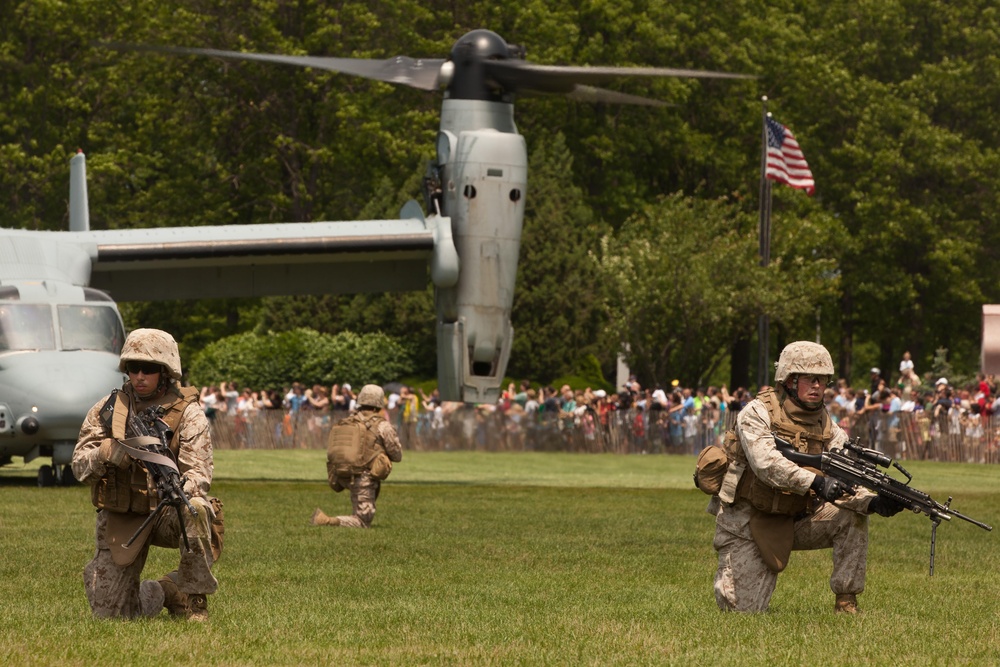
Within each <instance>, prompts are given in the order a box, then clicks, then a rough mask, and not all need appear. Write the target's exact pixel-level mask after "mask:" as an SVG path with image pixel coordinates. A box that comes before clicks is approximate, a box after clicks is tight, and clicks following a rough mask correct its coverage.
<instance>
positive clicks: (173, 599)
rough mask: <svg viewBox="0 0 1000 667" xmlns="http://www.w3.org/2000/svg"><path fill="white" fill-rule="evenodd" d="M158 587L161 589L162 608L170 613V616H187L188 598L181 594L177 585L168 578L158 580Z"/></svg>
mask: <svg viewBox="0 0 1000 667" xmlns="http://www.w3.org/2000/svg"><path fill="white" fill-rule="evenodd" d="M159 582H160V587H161V588H163V606H164V607H166V609H167V611H168V612H170V615H171V616H185V617H186V616H187V608H188V596H187V594H186V593H181V591H180V589H179V588H177V584H176V583H175V582H174V580H173V579H171V578H170V577H168V576H162V577H160V579H159Z"/></svg>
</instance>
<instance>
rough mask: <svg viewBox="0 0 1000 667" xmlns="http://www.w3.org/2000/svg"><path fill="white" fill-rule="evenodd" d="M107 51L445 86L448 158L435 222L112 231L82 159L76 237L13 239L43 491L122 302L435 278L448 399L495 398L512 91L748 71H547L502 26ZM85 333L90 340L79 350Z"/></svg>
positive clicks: (12, 403)
mask: <svg viewBox="0 0 1000 667" xmlns="http://www.w3.org/2000/svg"><path fill="white" fill-rule="evenodd" d="M106 46H108V47H110V48H115V49H121V50H130V51H146V52H154V53H165V54H178V55H187V56H207V57H217V58H224V59H236V60H248V61H262V62H266V63H278V64H285V65H293V66H299V67H308V68H313V69H323V70H330V71H334V72H341V73H345V74H350V75H355V76H361V77H365V78H369V79H375V80H378V81H384V82H388V83H394V84H400V85H405V86H410V87H413V88H417V89H420V90H427V91H436V90H443V91H444V101H443V104H442V108H441V123H440V130H439V132H438V136H437V156H436V161H435V162H434V163H432V164H431V165H430V166H429V169H428V173H427V175H426V177H425V179H424V190H425V191H424V204H425V207H426V213H425V211H424V209H423V208H422V207H421V206H420V205H419V204H418V203H417V202H416V201H412V200H411V201H410V202H408V203H407V204H406V205H404V206H403V208H402V210H401V211H400V219H399V220H364V221H353V222H290V223H277V224H252V225H225V226H188V227H174V228H155V229H120V230H104V231H97V230H91V229H90V224H89V218H88V213H87V208H86V186H85V176H84V162H83V156H82V155H78V156H77V157H76V158H74V160H73V161H71V188H70V190H71V192H70V231H69V232H31V231H22V230H0V260H2V263H0V332H2V333H4V334H7V336H8V337H14V338H17V340H18V342H17V343H16V344H14V345H9V346H8V347H9V349H3V350H0V465H2V464H4V463H9V462H10V461H11V457H12V456H22V457H24V459H25V461H30V460H31V459H33V458H35V457H38V456H51V457H52V460H53V466H42V469H41V471H40V472H39V483H40V484H48V483H54V482H55V481H58V480H61V479H65V478H66V477H67V476H68V475H69V471H68V466H66V464H67V463H68V462H69V460H70V457H71V454H72V449H73V445H74V444H75V441H76V438H77V434H78V430H79V427H80V423H81V422H82V420H83V417H84V415H85V414H86V411H87V410H88V409H89V408H90V407H91V406H92V405H93V404H94V403H96V402H97V401H98V400H99V399H100V398H101V397H102V396H103V395H104V394H106V393H107V392H108V391H109V390H110V389H111V388H112V387H114V386H116V385H118V384H120V383H121V381H122V376H121V374H120V373H119V372H118V371H117V356H116V355H117V353H118V351H119V349H120V346H121V341H122V337H123V335H122V334H123V330H122V323H121V318H120V316H119V315H118V312H117V309H116V308H115V305H114V301H113V300H112V299H114V300H117V301H133V300H134V301H152V300H159V299H191V298H214V297H247V296H268V295H296V294H324V293H348V292H360V291H368V292H383V291H403V290H412V289H422V288H423V287H424V286H426V284H427V273H428V268H429V269H430V278H431V281H432V283H433V285H434V290H435V308H436V313H437V315H436V317H437V357H438V387H439V390H440V393H441V396H442V398H443V399H444V400H451V401H464V402H467V403H483V402H494V401H496V399H497V398H498V396H499V390H500V385H501V383H502V381H503V377H504V372H505V370H506V367H507V361H508V359H509V357H510V350H511V342H512V339H513V328H512V326H511V321H510V313H511V306H512V303H513V298H514V280H515V276H516V273H517V262H518V250H519V247H520V239H521V226H522V221H523V217H524V204H525V196H526V194H527V190H528V173H527V172H528V169H527V165H528V159H527V150H526V147H525V141H524V137H522V136H521V135H520V134H518V132H517V128H516V126H515V124H514V98H515V96H516V95H519V94H521V95H523V94H528V95H530V94H539V93H541V94H563V95H566V96H568V97H570V98H571V99H575V100H579V101H586V102H603V103H613V104H640V105H648V106H664V104H665V103H663V102H661V101H658V100H653V99H649V98H644V97H639V96H635V95H628V94H624V93H620V92H616V91H612V90H607V89H603V88H598V87H595V85H596V84H603V83H607V82H611V81H614V80H617V79H623V78H627V77H701V78H730V79H733V78H750V77H747V76H746V75H739V74H727V73H721V72H704V71H696V70H685V69H670V68H624V67H573V66H568V67H563V66H546V65H536V64H531V63H529V62H526V61H525V60H524V50H523V49H522V48H521V47H519V46H516V45H511V44H508V43H507V42H506V41H504V39H503V38H502V37H500V36H499V35H497V34H496V33H494V32H491V31H489V30H474V31H472V32H470V33H468V34H466V35H464V36H463V37H461V38H460V39H459V40H458V41H457V42H455V44H454V46H453V47H452V49H451V54H450V57H449V58H447V59H433V58H432V59H414V58H410V57H406V56H399V57H396V58H390V59H388V60H370V59H353V58H327V57H309V56H286V55H276V54H258V53H241V52H233V51H219V50H214V49H200V48H178V47H169V46H141V45H122V44H108V45H106ZM359 275H364V276H365V277H364V280H359V279H358V276H359ZM84 311H86V312H84ZM29 317H30V318H34V320H32V321H31V322H30V323H29V322H28V320H29ZM81 321H84V322H85V323H86V326H85V325H84V324H81V323H80V322H81ZM92 322H93V324H91V323H92ZM84 336H89V337H90V340H91V342H86V343H84V342H81V341H80V340H77V338H80V337H84ZM2 344H3V343H2V340H0V345H2ZM60 466H62V467H60Z"/></svg>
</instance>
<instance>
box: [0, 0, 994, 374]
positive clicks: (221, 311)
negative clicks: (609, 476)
mask: <svg viewBox="0 0 1000 667" xmlns="http://www.w3.org/2000/svg"><path fill="white" fill-rule="evenodd" d="M480 27H486V28H489V29H491V30H494V31H495V32H497V33H499V34H500V35H502V36H503V37H505V38H506V39H507V40H508V41H510V42H513V43H518V44H522V45H524V46H525V47H526V50H527V55H528V58H529V59H530V60H532V61H533V62H539V63H545V64H577V65H588V64H589V65H636V66H659V67H679V68H691V69H714V70H723V71H730V72H740V73H745V74H753V75H756V76H757V77H758V78H757V79H754V80H748V81H714V80H694V79H663V80H650V81H639V80H636V81H629V82H627V83H623V84H622V85H621V86H620V89H621V90H624V91H625V92H629V93H632V94H637V95H643V96H648V97H653V98H656V99H661V100H664V101H666V102H669V103H670V104H671V105H672V106H669V107H664V108H646V107H627V106H612V105H604V104H598V105H588V104H580V103H575V102H570V101H567V100H565V99H562V98H557V97H538V98H524V99H519V100H518V102H517V109H516V112H515V118H516V121H517V124H518V128H519V130H520V131H521V132H522V133H524V135H525V136H526V139H527V142H528V147H529V187H528V194H527V207H526V216H525V229H524V235H523V239H522V248H521V262H520V266H519V276H518V283H517V291H516V293H515V304H514V313H513V319H514V327H515V341H514V353H513V355H512V358H511V363H510V367H509V374H510V375H512V376H514V377H530V378H532V379H534V380H538V381H546V380H547V379H551V378H554V377H558V376H560V375H567V374H571V373H572V372H573V371H574V368H575V367H576V366H577V365H578V364H579V363H580V360H581V359H584V358H587V357H589V356H591V355H592V356H594V357H596V358H597V359H598V360H599V361H600V363H601V365H602V367H604V368H605V369H606V372H608V373H610V372H611V370H612V369H613V368H614V363H615V358H616V356H617V355H618V354H619V353H624V354H625V356H626V359H627V361H628V362H629V365H630V366H631V368H632V369H633V371H634V372H636V373H637V374H638V375H639V377H640V378H641V379H642V380H643V381H644V382H645V383H647V384H651V383H661V384H666V383H669V382H670V381H671V380H672V379H679V380H680V381H681V382H682V383H683V384H685V385H688V386H693V385H696V384H700V383H705V382H707V381H712V380H715V381H720V380H721V381H727V380H733V379H739V378H749V377H751V376H752V372H751V371H750V368H751V367H752V363H751V360H749V359H748V358H746V357H745V355H744V356H741V355H736V356H733V350H734V349H737V350H738V349H740V345H741V344H742V345H743V346H744V348H743V349H746V347H745V346H746V344H747V343H748V342H750V341H752V340H753V337H754V336H755V330H756V322H757V316H758V315H759V314H761V313H766V314H768V315H769V317H770V320H771V322H772V326H773V329H772V335H771V342H772V346H773V349H772V351H771V358H772V359H773V358H775V357H776V356H777V351H778V349H780V346H781V345H782V344H783V343H784V342H786V341H789V340H794V339H798V338H808V339H815V338H816V336H817V335H820V336H821V339H822V341H823V342H824V343H825V344H826V345H827V346H828V347H830V349H831V351H832V352H833V355H834V358H835V359H836V360H837V362H838V364H839V366H840V368H839V369H838V370H839V372H840V374H841V375H844V376H845V377H847V378H848V379H852V380H860V378H861V377H862V376H864V375H865V374H866V371H867V369H868V367H870V366H880V367H882V368H893V367H894V365H895V363H896V362H897V360H898V358H899V356H900V355H901V353H902V352H903V351H904V350H909V351H910V352H911V353H912V354H913V357H914V359H915V360H916V362H917V368H918V370H920V369H922V368H930V366H931V362H932V360H933V358H934V356H935V354H936V352H937V350H939V349H940V348H947V349H948V350H949V362H950V363H951V364H952V366H954V367H955V368H957V369H959V370H960V371H964V372H966V373H969V372H972V371H973V370H974V369H975V368H976V367H977V366H978V354H979V336H980V321H981V320H980V317H981V315H980V306H981V304H983V303H990V302H997V301H1000V281H998V280H997V279H996V276H995V267H996V266H997V259H998V257H997V254H998V252H1000V224H997V222H998V221H997V216H998V211H1000V207H998V206H997V203H998V201H997V200H998V198H1000V187H998V182H1000V181H998V179H1000V177H998V175H997V174H1000V168H998V167H1000V160H998V152H997V146H998V145H1000V120H998V119H997V116H996V114H995V113H994V109H993V101H994V100H996V99H1000V59H998V58H997V57H996V55H995V46H996V43H997V36H998V34H1000V10H998V8H996V7H995V6H994V5H993V3H990V2H986V1H975V0H969V1H966V2H960V3H952V2H947V1H945V0H906V1H903V0H884V1H882V2H877V3H876V2H857V0H851V1H848V0H832V1H831V2H827V3H812V2H805V1H794V0H779V1H778V2H773V1H769V2H764V1H763V0H734V1H733V2H729V3H726V4H725V6H724V7H722V6H720V7H718V8H714V7H711V6H706V5H705V4H704V3H701V2H695V1H694V0H680V1H670V2H668V1H666V0H647V1H629V0H615V1H614V2H612V1H610V0H589V1H588V2H583V3H581V2H566V1H560V0H548V1H541V0H526V1H525V2H522V3H506V4H500V5H496V4H491V3H466V4H465V5H461V6H460V5H459V4H456V3H454V2H439V1H437V0H428V1H424V2H419V3H418V2H414V1H412V0H399V1H397V2H393V3H378V2H352V1H346V2H341V3H336V4H335V5H332V4H330V3H325V2H322V1H321V0H301V1H299V2H284V1H278V2H260V1H258V0H240V1H238V2H231V1H223V0H159V1H157V2H153V1H152V0H132V1H130V2H116V1H112V2H107V1H105V0H80V1H78V2H73V3H63V2H57V1H55V0H22V1H19V0H15V1H14V2H10V3H3V4H2V5H0V47H2V48H0V62H2V67H0V158H2V159H3V161H4V166H5V169H3V170H0V201H2V202H3V204H4V219H3V223H2V224H3V225H4V226H6V227H18V228H27V229H66V227H67V213H66V203H67V198H68V195H67V161H68V159H69V157H70V156H71V155H72V154H73V153H75V151H76V150H77V149H82V150H84V151H85V152H86V153H87V155H88V168H89V179H90V205H91V221H92V225H93V226H94V227H95V228H112V229H113V228H126V227H136V226H168V225H170V226H172V225H178V224H184V225H206V224H240V223H261V222H279V221H298V220H320V219H324V220H348V219H366V218H387V217H395V216H396V215H397V214H398V210H399V207H400V205H401V204H402V203H403V202H404V201H405V200H407V199H410V198H415V197H418V196H419V187H420V179H421V177H422V175H423V173H424V167H425V164H426V162H427V161H428V160H430V159H431V158H432V157H433V150H434V149H433V146H434V136H435V134H436V131H437V123H438V112H439V106H440V96H439V95H437V94H432V93H424V92H421V91H415V90H410V89H406V88H397V87H393V86H390V85H388V84H383V83H378V82H371V81H366V80H363V79H358V78H355V77H349V76H346V75H339V74H331V73H323V72H317V71H312V70H296V69H293V68H289V67H281V66H268V65H265V64H260V63H239V64H237V63H231V62H221V61H219V60H215V59H210V58H178V57H173V58H167V57H163V56H157V55H152V54H148V53H137V52H123V51H118V50H114V49H111V48H107V47H105V46H103V45H102V43H105V42H131V43H157V44H171V45H180V46H203V47H213V48H220V49H230V50H249V51H259V52H275V53H294V54H310V55H329V56H356V57H367V58H388V57H392V56H395V55H399V54H407V55H411V56H415V57H416V56H426V57H445V56H446V55H447V54H448V52H449V50H450V48H451V45H452V43H453V42H454V40H455V39H457V38H458V37H459V36H460V35H462V34H464V33H465V32H467V31H468V30H471V29H474V28H480ZM764 95H766V96H767V97H768V98H769V100H770V102H769V109H770V111H771V112H772V113H773V114H774V117H775V118H776V119H777V120H779V121H780V122H782V123H784V124H786V125H788V126H789V127H790V128H791V129H792V130H793V131H794V132H795V134H796V136H797V137H798V139H799V142H800V144H801V145H802V148H803V151H804V152H805V155H806V158H807V160H808V161H809V164H810V166H811V168H812V171H813V173H814V175H815V179H816V184H817V185H816V194H815V196H814V197H811V198H810V197H806V196H805V195H804V194H803V193H802V192H800V191H794V190H791V189H789V188H783V187H780V186H776V187H775V190H774V204H773V218H772V220H773V222H772V224H773V232H772V234H773V239H772V251H771V252H772V259H771V263H770V266H768V267H767V268H762V267H760V266H759V262H758V259H757V254H756V252H757V239H756V234H757V231H756V224H757V222H756V221H757V209H758V205H759V197H758V190H759V175H760V169H759V162H760V151H761V146H760V144H761V137H760V135H761V127H760V124H761V101H760V100H761V97H762V96H764ZM358 280H359V281H363V280H364V276H358ZM432 300H433V298H432V293H431V290H430V288H428V289H427V290H425V291H418V292H412V293H403V294H389V295H357V296H326V297H310V298H306V297H302V298H269V299H258V300H239V301H234V300H229V301H198V302H185V303H159V302H149V303H138V304H127V305H126V306H125V307H124V308H123V313H124V315H125V317H126V320H127V324H129V325H132V326H140V325H141V326H162V327H164V328H168V329H170V330H171V331H173V332H175V333H176V334H177V336H178V338H179V340H180V341H181V344H182V348H183V350H184V352H185V354H186V355H187V357H188V358H190V356H191V355H193V354H196V353H197V352H198V351H199V350H200V349H201V348H202V347H204V346H206V345H207V344H208V343H209V342H211V341H215V340H218V339H220V338H222V337H225V336H227V335H234V334H240V333H245V332H249V331H256V332H258V333H262V332H267V331H274V332H281V331H291V330H294V329H297V328H300V327H308V328H311V329H313V330H315V331H317V332H320V333H323V334H336V333H339V332H342V331H353V332H361V333H363V332H374V331H380V332H383V333H385V334H386V335H389V336H392V337H394V338H396V339H398V340H400V341H402V342H403V343H404V344H405V345H407V346H408V347H409V354H410V358H411V359H412V370H413V373H415V374H418V375H433V372H434V350H435V347H434V326H433V322H434V317H433V308H432Z"/></svg>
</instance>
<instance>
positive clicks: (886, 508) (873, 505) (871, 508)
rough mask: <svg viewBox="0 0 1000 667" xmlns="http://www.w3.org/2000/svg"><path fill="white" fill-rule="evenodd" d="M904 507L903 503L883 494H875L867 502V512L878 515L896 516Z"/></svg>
mask: <svg viewBox="0 0 1000 667" xmlns="http://www.w3.org/2000/svg"><path fill="white" fill-rule="evenodd" d="M904 509H906V506H905V505H903V503H901V502H899V501H898V500H893V499H892V498H887V497H886V496H883V495H878V496H875V497H874V498H872V499H871V501H870V502H869V503H868V513H869V514H878V515H879V516H886V517H888V516H896V515H897V514H899V513H900V512H902V511H903V510H904Z"/></svg>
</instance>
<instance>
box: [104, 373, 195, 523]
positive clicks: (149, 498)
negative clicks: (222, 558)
mask: <svg viewBox="0 0 1000 667" xmlns="http://www.w3.org/2000/svg"><path fill="white" fill-rule="evenodd" d="M115 396H116V401H115V403H114V406H113V410H114V414H113V415H112V417H111V429H110V432H106V433H105V435H107V437H109V438H115V439H116V440H125V438H126V437H128V435H132V434H128V435H127V434H126V433H125V424H126V423H127V420H128V415H129V410H130V406H129V403H132V402H133V401H135V399H134V397H133V396H132V395H131V393H130V392H129V391H128V390H126V388H125V387H123V388H122V390H121V391H119V392H117V393H116V394H115ZM197 400H198V389H196V388H195V387H175V386H171V387H170V388H168V389H167V391H166V393H165V394H164V395H163V396H161V397H160V398H158V399H156V400H152V401H148V402H147V401H140V402H138V403H134V404H133V406H132V407H131V409H132V410H133V411H136V412H138V411H140V410H144V409H146V408H148V407H150V406H153V405H159V406H162V407H163V409H164V414H163V416H162V419H163V421H164V422H166V424H167V426H169V427H170V430H171V431H173V433H174V437H173V438H172V439H171V441H170V452H171V454H173V457H174V459H175V460H176V459H177V454H178V452H179V450H180V441H179V438H178V434H177V430H178V426H179V425H180V422H181V415H182V414H183V413H184V410H185V408H187V406H188V405H190V404H192V403H194V402H195V401H197ZM148 477H149V476H148V475H147V474H146V470H145V469H144V468H143V467H142V466H141V465H140V464H139V462H138V461H135V460H133V461H132V464H131V465H130V466H128V467H127V468H124V469H122V468H119V467H117V466H113V465H108V466H106V471H105V473H104V476H103V477H101V479H100V480H99V481H98V482H97V484H95V485H94V486H93V487H91V502H93V504H94V507H96V508H98V509H105V510H108V511H110V512H132V513H135V514H149V513H150V512H151V511H152V510H154V509H156V506H157V504H159V498H158V496H157V493H156V490H155V489H151V488H150V484H149V479H148Z"/></svg>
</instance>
